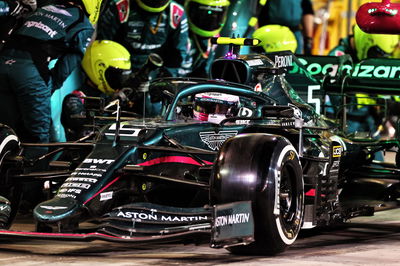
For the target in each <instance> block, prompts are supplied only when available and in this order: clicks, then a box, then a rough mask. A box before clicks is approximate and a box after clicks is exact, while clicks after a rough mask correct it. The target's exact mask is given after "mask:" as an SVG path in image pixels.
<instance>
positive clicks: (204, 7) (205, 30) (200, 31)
mask: <svg viewBox="0 0 400 266" xmlns="http://www.w3.org/2000/svg"><path fill="white" fill-rule="evenodd" d="M229 5H230V2H229V1H228V0H187V1H186V3H185V10H186V14H187V17H188V21H189V27H190V30H191V31H193V32H194V33H195V34H197V35H199V36H202V37H213V36H215V35H217V34H218V33H219V32H220V31H221V29H222V27H223V26H224V24H225V20H226V15H227V12H228V7H229Z"/></svg>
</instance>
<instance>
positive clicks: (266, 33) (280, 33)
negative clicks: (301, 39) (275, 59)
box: [253, 24, 297, 53]
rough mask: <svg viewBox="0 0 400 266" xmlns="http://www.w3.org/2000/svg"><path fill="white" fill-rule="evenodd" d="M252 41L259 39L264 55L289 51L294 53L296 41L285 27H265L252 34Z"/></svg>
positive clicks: (272, 25)
mask: <svg viewBox="0 0 400 266" xmlns="http://www.w3.org/2000/svg"><path fill="white" fill-rule="evenodd" d="M253 38H254V39H259V40H260V41H261V42H260V44H259V46H261V47H262V48H263V49H264V51H265V52H266V53H272V52H278V51H285V50H290V51H292V53H294V52H295V51H296V48H297V40H296V37H295V36H294V33H293V32H292V31H291V30H290V29H289V28H288V27H286V26H281V25H274V24H271V25H265V26H262V27H260V28H258V29H257V30H256V31H254V33H253Z"/></svg>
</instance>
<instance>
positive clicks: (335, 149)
mask: <svg viewBox="0 0 400 266" xmlns="http://www.w3.org/2000/svg"><path fill="white" fill-rule="evenodd" d="M342 151H343V148H342V146H333V157H340V156H342Z"/></svg>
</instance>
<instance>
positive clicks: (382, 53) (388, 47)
mask: <svg viewBox="0 0 400 266" xmlns="http://www.w3.org/2000/svg"><path fill="white" fill-rule="evenodd" d="M398 42H399V37H398V35H392V34H369V33H365V32H363V31H362V30H361V29H360V27H359V26H358V25H357V24H356V25H355V26H354V45H355V48H356V52H357V58H358V60H363V59H366V58H377V57H389V56H391V55H392V54H393V52H394V49H395V48H396V46H397V44H398Z"/></svg>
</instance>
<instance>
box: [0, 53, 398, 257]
mask: <svg viewBox="0 0 400 266" xmlns="http://www.w3.org/2000/svg"><path fill="white" fill-rule="evenodd" d="M295 60H296V58H295V57H294V56H293V55H292V54H290V53H286V52H283V53H277V54H267V55H260V54H250V55H240V56H238V57H229V58H228V57H225V58H221V59H218V60H216V61H215V62H214V64H213V68H212V78H213V79H212V80H211V79H210V80H207V79H194V78H181V79H174V78H169V79H159V80H155V81H153V82H152V84H151V87H150V95H151V97H152V100H153V101H154V102H161V103H162V106H163V111H162V114H163V115H162V116H161V117H158V118H157V117H156V118H152V119H125V120H121V119H118V120H117V121H116V122H113V123H111V124H108V125H106V126H104V127H102V128H101V129H100V131H99V132H97V133H95V134H94V135H93V136H91V137H90V136H88V137H87V138H85V139H83V140H80V141H77V142H74V143H71V142H67V143H51V144H47V146H50V147H55V148H57V149H56V152H57V153H58V154H60V153H61V155H58V159H57V160H53V161H51V162H50V163H49V168H48V170H47V171H41V172H28V173H25V172H24V169H25V168H26V167H27V165H29V164H34V163H35V161H33V162H32V161H26V160H24V158H23V156H21V153H22V149H23V147H26V146H35V145H40V144H29V143H22V144H21V143H19V141H18V138H17V137H16V136H15V134H14V133H13V131H12V130H11V129H10V128H8V127H6V126H2V127H1V131H0V136H1V139H0V141H1V142H0V143H1V146H0V147H1V149H0V152H1V153H0V155H1V158H2V164H1V166H2V168H1V182H2V184H3V187H6V188H7V189H5V190H6V193H5V195H4V196H6V197H7V198H9V199H10V201H11V206H12V207H13V212H14V213H13V214H15V208H14V207H16V204H15V203H13V202H17V199H18V195H19V194H18V187H19V185H20V184H21V183H23V182H25V181H27V180H32V179H35V180H45V181H49V182H48V183H49V184H50V187H49V189H48V190H49V191H50V193H49V194H50V196H49V199H48V200H46V201H44V202H41V203H39V204H38V205H37V206H36V207H35V209H34V211H33V216H34V222H35V224H36V231H35V232H16V231H11V230H3V231H0V237H32V238H45V239H52V238H56V239H60V238H61V239H73V240H77V239H80V240H93V239H103V240H109V241H121V242H132V243H148V242H163V241H171V240H176V239H181V238H194V236H196V237H197V235H199V234H200V235H206V236H208V239H211V241H210V243H211V246H212V247H225V248H228V249H229V250H230V251H231V252H233V253H238V254H276V253H279V252H282V251H283V250H284V249H285V248H286V247H287V246H290V245H291V244H292V243H293V242H294V241H295V240H296V237H297V235H298V233H299V231H300V230H301V229H302V228H313V227H317V226H326V225H330V224H335V223H341V222H344V221H346V220H347V219H349V218H352V217H355V216H359V215H371V214H373V211H374V208H375V207H376V206H377V205H379V204H382V203H385V204H387V205H388V206H389V205H390V206H397V198H398V196H399V190H400V188H399V170H398V168H397V166H395V165H389V164H386V163H382V162H381V163H378V162H375V161H373V155H374V153H375V152H377V151H380V150H387V149H393V148H397V147H398V141H397V140H385V141H383V140H375V139H372V138H363V139H358V138H352V139H351V138H347V137H345V136H343V134H342V133H341V130H340V126H338V125H337V124H335V123H332V122H331V121H328V120H325V119H324V118H323V117H322V116H320V115H319V114H318V113H316V111H315V109H316V108H315V109H314V108H312V107H310V105H309V104H307V103H306V101H307V99H314V98H313V97H309V96H307V94H304V95H305V96H304V97H303V98H304V99H305V100H306V101H304V100H303V99H302V98H301V97H299V96H298V94H297V93H296V92H295V90H293V87H294V88H296V82H297V84H298V83H299V81H298V79H292V83H289V82H288V81H287V79H286V77H288V76H289V75H290V74H289V73H287V71H288V69H290V68H291V67H293V62H294V61H295ZM298 67H302V68H303V69H304V70H305V71H300V72H299V73H297V74H296V73H294V74H296V75H301V76H300V77H299V78H301V80H302V82H301V83H302V84H303V85H304V84H305V85H304V87H305V88H308V87H309V86H321V85H322V83H320V82H319V79H318V78H316V77H313V76H311V75H310V74H309V73H308V72H307V71H306V69H305V67H303V66H300V65H298ZM288 80H290V78H288ZM342 81H343V80H342V76H341V75H338V77H337V78H336V79H333V78H332V79H330V81H329V82H328V84H327V85H326V84H325V85H326V87H322V88H323V89H324V90H325V88H326V89H327V90H331V91H340V90H343V89H345V88H343V84H344V83H343V82H342ZM388 83H389V81H388ZM291 84H292V85H291ZM370 84H371V83H369V85H370ZM314 88H315V87H314ZM308 91H310V90H308ZM311 91H312V90H311ZM206 92H219V93H226V94H229V95H235V96H236V97H237V98H238V99H239V102H240V105H239V107H238V110H236V112H235V115H233V116H231V117H226V118H225V119H223V120H222V121H220V122H219V123H210V122H201V121H196V120H194V119H193V115H192V113H193V101H194V98H195V95H196V94H199V93H206ZM300 94H301V93H300ZM322 100H323V99H322V98H321V101H322ZM314 103H316V101H315V99H314ZM56 152H53V153H52V154H56ZM42 159H46V157H42V158H38V162H40V161H41V160H42ZM11 216H12V215H11ZM87 223H89V224H90V226H87V227H86V225H87ZM210 235H211V237H210Z"/></svg>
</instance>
